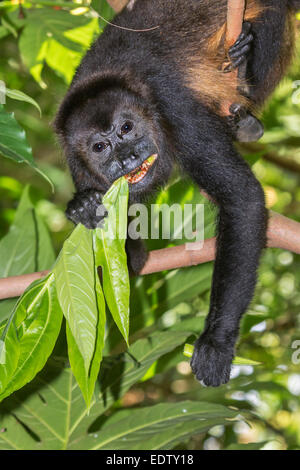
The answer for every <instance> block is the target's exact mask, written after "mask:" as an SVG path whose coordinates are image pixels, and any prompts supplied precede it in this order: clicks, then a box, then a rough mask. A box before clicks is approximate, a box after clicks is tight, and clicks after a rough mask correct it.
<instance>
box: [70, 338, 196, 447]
mask: <svg viewBox="0 0 300 470" xmlns="http://www.w3.org/2000/svg"><path fill="white" fill-rule="evenodd" d="M189 335H190V333H187V332H184V331H180V332H169V331H164V332H158V333H154V334H153V335H150V336H148V337H147V338H145V339H140V340H138V341H136V342H135V343H134V344H133V345H132V346H131V347H130V348H129V349H128V351H127V352H125V353H123V354H120V355H118V356H115V357H105V358H104V359H103V362H102V366H101V370H100V375H99V379H98V382H97V383H96V392H95V397H96V403H95V404H94V406H93V407H92V408H91V410H90V413H89V416H88V417H86V418H85V425H86V426H89V425H91V424H92V423H93V421H94V420H95V419H96V418H97V417H98V416H99V414H102V413H104V412H105V411H106V410H107V409H108V408H110V407H111V406H112V405H113V404H114V402H115V401H116V400H119V399H120V398H121V397H122V396H123V395H124V394H125V393H126V392H127V390H129V388H130V387H131V386H132V385H134V384H135V383H137V382H139V381H140V380H141V379H142V378H143V377H144V375H145V373H146V372H147V370H148V369H149V368H150V367H151V365H152V364H153V363H154V362H155V361H156V360H157V359H159V358H160V357H162V356H164V355H165V354H167V353H169V352H170V351H172V350H173V349H175V348H176V347H178V346H179V345H181V344H182V343H183V342H184V341H185V340H186V338H187V337H188V336H189ZM83 438H84V433H83V431H82V428H81V427H78V428H77V429H74V434H73V436H72V442H73V441H74V442H79V441H80V440H81V439H83Z"/></svg>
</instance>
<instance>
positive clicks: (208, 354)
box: [191, 336, 234, 387]
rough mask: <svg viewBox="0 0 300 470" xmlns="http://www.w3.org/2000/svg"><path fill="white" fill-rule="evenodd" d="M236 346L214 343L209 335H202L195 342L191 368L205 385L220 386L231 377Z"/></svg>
mask: <svg viewBox="0 0 300 470" xmlns="http://www.w3.org/2000/svg"><path fill="white" fill-rule="evenodd" d="M233 358H234V348H231V347H229V348H228V345H227V346H226V345H224V347H223V348H222V347H221V346H220V345H219V346H217V345H215V344H214V341H213V340H211V339H210V338H209V337H205V336H200V338H198V340H197V341H196V343H195V348H194V354H193V357H192V359H191V368H192V371H193V373H194V374H195V376H196V379H197V380H199V382H201V383H202V384H203V385H206V386H210V387H219V386H220V385H223V384H226V383H227V382H228V381H229V379H230V371H231V364H232V360H233Z"/></svg>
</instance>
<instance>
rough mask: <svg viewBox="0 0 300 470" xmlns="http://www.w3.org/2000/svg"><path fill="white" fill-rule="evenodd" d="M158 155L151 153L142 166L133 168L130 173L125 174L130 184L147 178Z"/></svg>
mask: <svg viewBox="0 0 300 470" xmlns="http://www.w3.org/2000/svg"><path fill="white" fill-rule="evenodd" d="M157 157H158V155H157V153H155V154H153V155H150V157H148V158H147V160H145V161H144V162H143V163H142V164H141V165H140V166H138V167H137V168H135V169H134V170H132V171H131V172H130V173H128V174H127V175H125V178H126V179H127V181H128V183H130V184H136V183H138V182H139V181H141V180H142V179H143V178H145V176H146V174H147V173H148V171H149V170H150V168H151V167H152V165H153V163H154V162H155V160H156V159H157Z"/></svg>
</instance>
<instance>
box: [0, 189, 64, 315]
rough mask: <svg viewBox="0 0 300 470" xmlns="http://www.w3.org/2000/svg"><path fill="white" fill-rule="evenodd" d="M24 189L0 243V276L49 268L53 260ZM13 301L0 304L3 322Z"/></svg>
mask: <svg viewBox="0 0 300 470" xmlns="http://www.w3.org/2000/svg"><path fill="white" fill-rule="evenodd" d="M29 191H30V190H29V186H26V188H25V189H24V191H23V193H22V196H21V200H20V203H19V206H18V209H17V212H16V215H15V219H14V222H13V223H12V225H11V226H10V229H9V232H8V233H7V235H5V236H4V237H3V238H2V239H1V241H0V259H1V265H0V277H9V276H18V275H21V274H27V273H32V272H35V271H43V270H46V269H50V268H51V267H52V265H53V263H54V261H55V252H54V249H53V246H52V241H51V238H50V235H49V232H48V229H47V228H46V226H45V224H44V222H43V220H42V219H41V217H40V216H39V215H38V214H37V212H36V210H35V208H34V206H33V204H32V201H31V199H30V194H29ZM16 300H17V299H6V300H2V301H0V319H2V320H3V319H6V318H8V316H9V315H10V313H11V312H12V310H13V307H14V305H15V303H16Z"/></svg>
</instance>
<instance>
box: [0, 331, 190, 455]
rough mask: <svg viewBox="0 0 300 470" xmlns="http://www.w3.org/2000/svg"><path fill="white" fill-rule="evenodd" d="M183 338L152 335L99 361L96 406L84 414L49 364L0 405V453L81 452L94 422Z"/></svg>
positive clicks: (67, 381) (69, 380) (66, 380)
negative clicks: (67, 450)
mask: <svg viewBox="0 0 300 470" xmlns="http://www.w3.org/2000/svg"><path fill="white" fill-rule="evenodd" d="M188 334H189V333H184V332H176V333H169V332H163V333H158V334H154V335H152V336H149V337H148V338H147V339H142V340H139V341H137V342H136V343H135V344H134V345H133V346H131V348H129V351H128V352H127V353H124V354H122V355H121V356H119V357H116V358H104V360H103V367H102V369H103V372H102V375H101V376H100V379H99V384H98V385H97V390H98V391H97V395H98V397H99V400H98V398H97V400H95V399H94V400H93V402H92V405H91V408H90V411H89V413H87V409H86V404H85V402H84V399H83V397H82V394H81V392H80V388H79V386H78V384H77V382H76V380H75V378H74V377H73V374H72V372H71V369H70V368H64V366H63V363H59V362H58V361H54V360H53V359H50V360H49V361H48V363H47V365H46V367H44V369H43V370H42V371H41V372H40V373H39V374H38V375H37V376H36V378H35V379H34V380H33V381H32V382H31V383H30V384H28V385H27V386H26V387H24V388H23V389H22V390H19V391H18V392H16V393H14V394H13V395H12V396H11V397H9V398H8V399H6V400H5V401H4V402H3V403H2V404H1V428H2V429H4V431H3V432H1V433H0V449H3V450H4V449H24V450H34V449H36V450H37V449H40V450H42V449H43V450H44V449H71V448H81V444H80V441H81V440H82V439H83V440H84V439H85V437H86V435H87V434H88V433H89V432H90V431H89V429H90V426H91V425H92V424H93V422H94V421H95V420H97V419H98V418H99V416H100V415H101V414H102V413H103V412H104V411H105V410H106V409H107V408H109V407H110V406H111V405H112V404H113V403H114V402H115V401H116V400H117V399H119V398H120V397H121V396H122V395H123V394H124V393H125V392H126V391H127V390H128V389H129V387H131V385H133V384H134V383H135V382H136V381H139V380H140V378H141V377H143V375H144V374H145V371H146V370H147V369H148V368H149V367H150V366H151V364H152V363H153V362H154V361H155V360H157V359H158V358H159V357H161V356H162V355H164V354H166V353H168V352H169V351H171V350H172V349H173V348H175V347H177V346H178V345H179V344H182V343H183V342H184V341H185V340H186V338H187V336H188ZM132 354H133V356H132ZM123 374H124V375H123ZM105 376H106V380H104V378H105ZM93 426H94V424H93ZM33 436H34V437H35V439H34V438H33ZM94 443H95V439H94V441H93V444H94Z"/></svg>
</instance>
